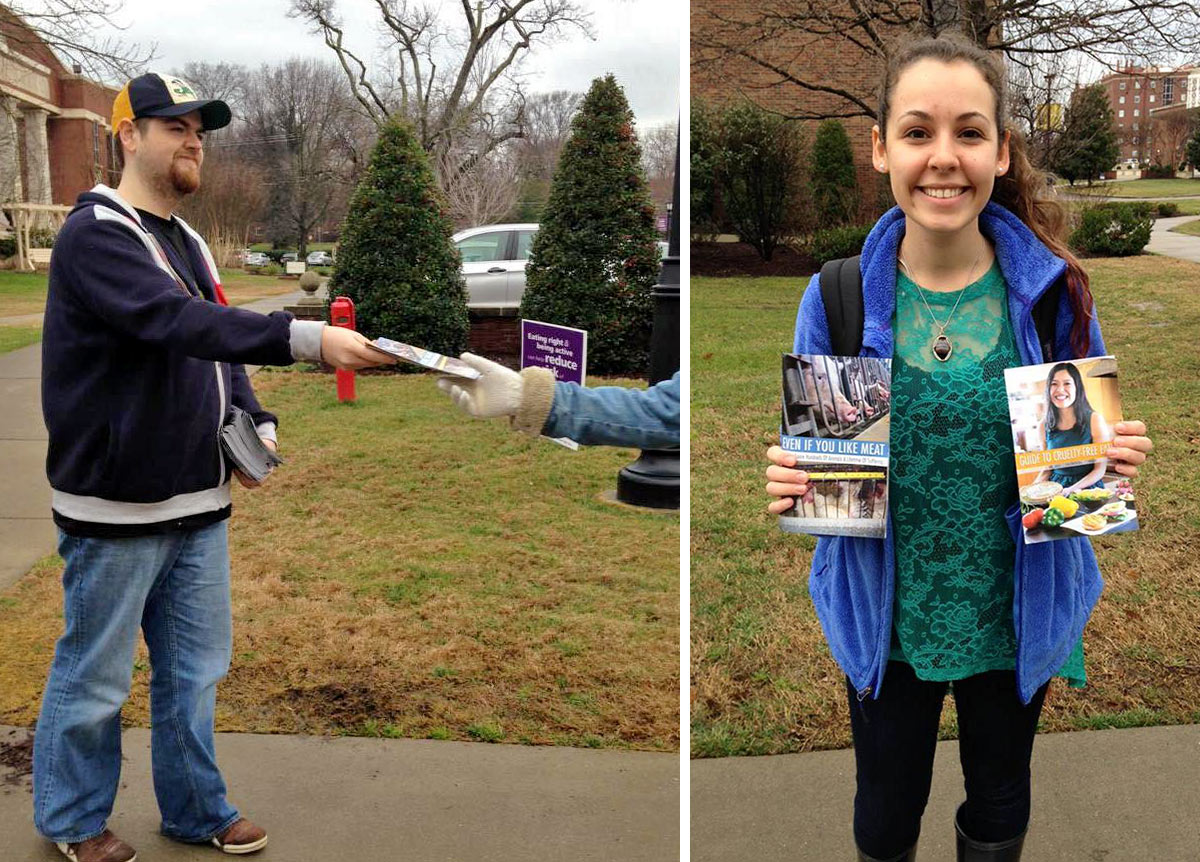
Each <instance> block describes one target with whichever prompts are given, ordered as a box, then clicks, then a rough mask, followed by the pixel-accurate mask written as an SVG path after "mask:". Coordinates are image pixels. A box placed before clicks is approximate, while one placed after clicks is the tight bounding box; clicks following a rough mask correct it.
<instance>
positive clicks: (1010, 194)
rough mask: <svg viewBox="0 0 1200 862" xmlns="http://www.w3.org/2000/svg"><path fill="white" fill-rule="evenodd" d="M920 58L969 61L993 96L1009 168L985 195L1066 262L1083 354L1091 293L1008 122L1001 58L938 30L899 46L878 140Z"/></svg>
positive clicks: (882, 101) (1053, 204) (1059, 215)
mask: <svg viewBox="0 0 1200 862" xmlns="http://www.w3.org/2000/svg"><path fill="white" fill-rule="evenodd" d="M925 59H932V60H938V61H939V62H942V63H955V62H963V63H970V64H971V65H972V66H974V67H975V68H976V69H978V70H979V73H980V74H981V75H983V79H984V81H986V82H987V85H988V87H990V88H991V91H992V95H993V96H995V97H996V118H995V119H996V129H997V130H998V131H999V132H1000V134H1003V133H1004V131H1008V133H1009V144H1008V149H1009V166H1008V171H1007V172H1006V173H1004V175H1003V176H999V177H997V178H996V185H995V187H994V188H993V189H992V198H991V199H992V200H993V201H995V202H996V203H998V204H1000V205H1001V206H1003V207H1005V208H1006V209H1008V210H1009V211H1010V212H1012V213H1013V214H1015V215H1016V216H1017V218H1019V219H1020V220H1021V221H1023V222H1024V223H1025V224H1026V226H1027V227H1028V228H1029V229H1030V230H1031V231H1033V233H1034V236H1036V237H1037V238H1038V239H1039V240H1041V241H1042V243H1043V244H1044V245H1045V246H1046V247H1047V248H1048V249H1050V251H1052V252H1053V253H1054V254H1056V255H1057V256H1058V257H1061V258H1062V259H1063V260H1065V261H1066V262H1067V297H1068V300H1069V301H1070V304H1071V311H1072V313H1073V318H1074V319H1073V321H1072V323H1071V349H1072V350H1073V351H1074V352H1075V354H1076V357H1077V358H1082V357H1084V356H1086V355H1087V353H1088V350H1089V349H1090V346H1091V345H1090V339H1089V336H1088V325H1089V322H1090V320H1091V316H1092V311H1091V310H1092V292H1091V289H1090V288H1089V286H1088V276H1087V273H1086V272H1084V271H1083V267H1082V266H1080V264H1079V259H1078V258H1076V257H1075V255H1074V254H1072V253H1071V250H1070V249H1069V248H1068V247H1067V241H1066V235H1067V217H1066V211H1065V210H1064V209H1063V207H1062V205H1061V204H1060V203H1059V202H1058V201H1056V200H1054V199H1052V198H1049V197H1047V196H1046V190H1047V189H1048V188H1049V185H1048V183H1047V182H1046V174H1045V173H1044V172H1042V171H1040V170H1038V169H1037V168H1035V167H1034V166H1033V165H1032V164H1031V163H1030V161H1029V157H1028V155H1027V154H1026V149H1025V138H1024V136H1023V135H1022V134H1021V133H1020V131H1018V130H1017V129H1015V128H1013V126H1012V124H1011V123H1010V122H1009V121H1008V116H1007V98H1006V90H1007V87H1006V86H1005V74H1004V66H1003V64H1002V63H1001V61H1000V60H999V59H998V58H997V57H996V56H994V55H993V54H990V53H988V52H987V51H985V50H984V49H983V48H980V47H979V46H978V45H976V44H975V43H973V42H970V41H968V40H967V39H966V37H965V36H961V35H958V34H943V35H941V36H939V37H937V38H936V39H920V40H917V41H912V42H909V43H907V44H904V45H902V46H900V48H899V50H897V51H896V52H895V53H894V54H893V55H892V57H891V59H890V60H889V61H888V64H887V71H886V72H885V73H884V79H883V83H882V85H881V86H880V88H879V116H878V123H879V137H880V139H881V140H882V139H883V138H884V135H885V133H886V130H887V119H888V113H889V111H890V110H891V104H890V102H891V97H892V90H893V89H894V88H895V86H896V81H897V80H898V79H899V77H900V73H901V72H903V71H904V70H905V69H906V68H908V67H909V66H911V65H912V64H913V63H916V62H917V61H919V60H925ZM1049 358H1050V357H1046V359H1049Z"/></svg>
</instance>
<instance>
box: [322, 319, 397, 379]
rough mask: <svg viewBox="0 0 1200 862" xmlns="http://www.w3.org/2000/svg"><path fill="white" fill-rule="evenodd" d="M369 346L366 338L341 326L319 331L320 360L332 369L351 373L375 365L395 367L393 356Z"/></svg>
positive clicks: (327, 327) (328, 327)
mask: <svg viewBox="0 0 1200 862" xmlns="http://www.w3.org/2000/svg"><path fill="white" fill-rule="evenodd" d="M369 344H370V341H368V339H367V337H366V336H365V335H362V334H361V333H358V332H355V331H354V330H353V329H346V328H345V327H342V326H326V327H325V328H324V329H322V330H321V359H322V360H324V361H325V362H328V363H329V364H330V365H332V366H333V367H334V368H341V369H344V370H347V371H353V370H355V369H358V368H374V367H375V366H377V365H395V364H396V362H397V361H398V360H397V359H396V358H395V357H394V356H388V355H387V354H386V353H381V352H380V351H378V350H376V349H375V348H373V347H368V346H367V345H369Z"/></svg>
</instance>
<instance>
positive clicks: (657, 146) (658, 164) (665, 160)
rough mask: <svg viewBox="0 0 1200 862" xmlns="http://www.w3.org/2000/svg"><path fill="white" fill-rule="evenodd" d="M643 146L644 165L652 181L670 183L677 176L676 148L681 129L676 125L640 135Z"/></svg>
mask: <svg viewBox="0 0 1200 862" xmlns="http://www.w3.org/2000/svg"><path fill="white" fill-rule="evenodd" d="M638 138H639V139H640V142H641V145H642V165H643V166H644V167H645V169H646V177H647V178H648V179H650V180H667V181H670V180H671V179H672V178H673V177H674V176H675V146H676V144H677V143H678V141H679V127H678V126H676V125H675V124H674V123H669V124H667V125H665V126H655V127H654V128H652V129H650V130H648V131H647V132H645V133H643V134H641V135H638Z"/></svg>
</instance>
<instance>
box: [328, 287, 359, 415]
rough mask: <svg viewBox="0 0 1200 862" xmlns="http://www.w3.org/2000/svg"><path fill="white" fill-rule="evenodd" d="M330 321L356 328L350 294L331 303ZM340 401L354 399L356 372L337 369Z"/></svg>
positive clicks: (335, 324) (333, 324) (334, 324)
mask: <svg viewBox="0 0 1200 862" xmlns="http://www.w3.org/2000/svg"><path fill="white" fill-rule="evenodd" d="M329 323H330V325H331V326H345V327H347V328H348V329H355V328H356V327H355V325H354V301H353V300H352V299H350V297H348V296H339V297H338V298H337V299H335V300H334V301H333V302H331V303H330V304H329ZM337 396H338V401H353V400H354V372H353V371H345V370H343V369H341V368H339V369H338V370H337Z"/></svg>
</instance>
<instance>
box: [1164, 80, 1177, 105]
mask: <svg viewBox="0 0 1200 862" xmlns="http://www.w3.org/2000/svg"><path fill="white" fill-rule="evenodd" d="M1173 101H1175V79H1174V78H1167V79H1166V80H1165V81H1163V104H1164V105H1169V104H1171V102H1173Z"/></svg>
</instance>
